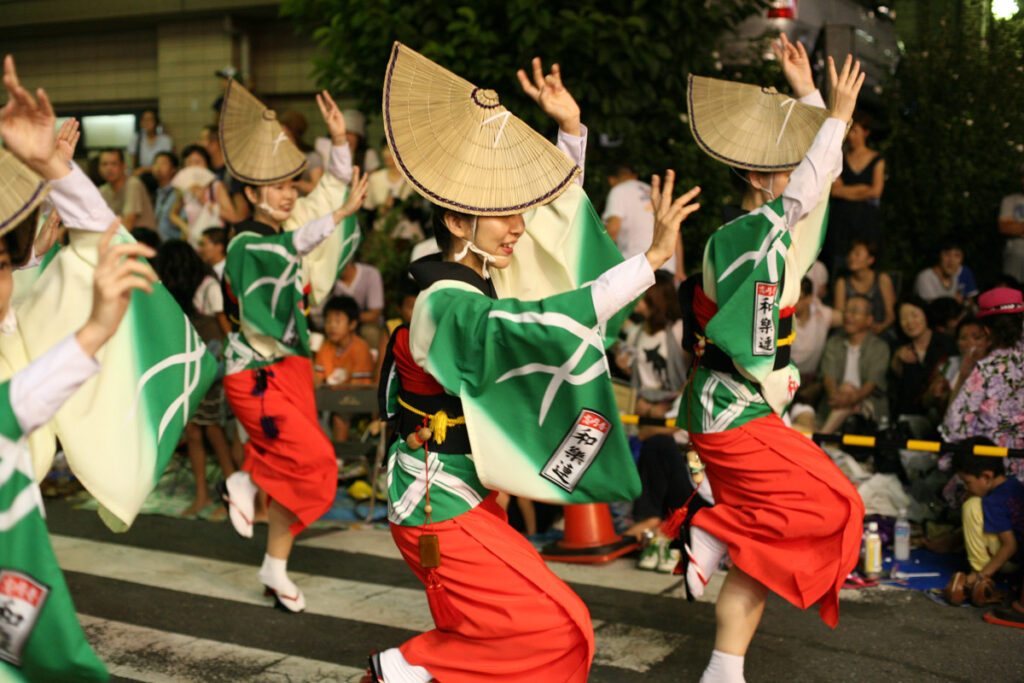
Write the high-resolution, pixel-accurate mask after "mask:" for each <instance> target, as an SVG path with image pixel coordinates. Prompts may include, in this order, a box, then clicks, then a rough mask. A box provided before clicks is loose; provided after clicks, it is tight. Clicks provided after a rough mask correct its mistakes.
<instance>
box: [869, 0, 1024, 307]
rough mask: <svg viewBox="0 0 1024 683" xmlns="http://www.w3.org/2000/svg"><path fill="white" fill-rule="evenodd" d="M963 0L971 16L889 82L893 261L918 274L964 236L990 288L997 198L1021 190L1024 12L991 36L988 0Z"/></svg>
mask: <svg viewBox="0 0 1024 683" xmlns="http://www.w3.org/2000/svg"><path fill="white" fill-rule="evenodd" d="M963 4H964V7H965V11H963V12H962V16H963V21H962V22H961V23H960V24H958V25H957V24H954V23H952V22H945V23H943V24H942V25H940V27H939V30H938V31H932V32H930V33H929V34H928V35H925V36H922V37H919V39H918V40H917V41H916V42H915V44H913V45H912V46H911V47H910V48H909V49H908V50H907V51H906V53H905V54H904V56H903V58H902V61H901V63H900V67H899V69H898V70H897V73H896V77H895V82H894V83H892V84H891V85H890V87H889V88H888V92H891V93H893V94H894V97H893V98H891V99H890V101H889V105H890V110H889V117H890V121H891V123H892V133H891V135H890V136H889V143H888V145H887V148H886V149H885V155H886V160H887V163H886V171H887V174H888V181H887V184H886V188H885V194H884V195H883V197H882V221H883V229H884V231H885V236H886V260H887V261H888V262H889V263H888V265H889V266H890V267H895V268H897V269H899V270H902V271H903V272H904V273H905V274H907V275H913V274H914V273H916V272H917V271H918V270H919V269H921V268H925V267H927V266H928V265H930V264H932V263H934V262H935V259H936V248H937V247H938V245H939V243H940V242H941V241H942V240H943V239H945V238H956V239H958V240H959V241H961V242H962V243H963V245H964V248H965V251H966V260H967V263H968V264H969V265H971V266H972V268H973V269H974V271H975V273H976V274H977V277H978V280H979V284H980V285H981V286H982V287H984V286H985V283H986V282H988V281H990V280H992V279H993V278H995V277H997V276H998V275H999V272H1000V269H1001V259H1000V250H1001V248H1002V238H1001V237H1000V235H999V231H998V228H997V226H996V217H997V215H998V211H999V202H1000V200H1001V199H1002V197H1003V196H1005V195H1007V194H1010V193H1011V192H1020V191H1021V187H1020V173H1019V169H1020V165H1021V163H1024V17H1022V16H1021V15H1018V17H1017V18H1016V19H1014V20H1011V21H990V22H989V24H988V27H987V31H986V40H984V41H983V40H982V38H981V18H982V14H981V12H980V9H978V8H975V7H974V6H975V5H976V4H977V5H979V6H980V3H976V2H974V1H973V0H966V2H964V3H963ZM911 284H912V281H910V282H905V284H904V288H903V289H904V291H906V290H907V288H908V286H909V285H911Z"/></svg>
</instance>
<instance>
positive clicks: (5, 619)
mask: <svg viewBox="0 0 1024 683" xmlns="http://www.w3.org/2000/svg"><path fill="white" fill-rule="evenodd" d="M49 593H50V587H49V586H47V585H45V584H42V583H39V582H38V581H36V580H35V579H33V578H32V577H31V576H29V575H28V574H24V573H22V572H19V571H17V570H14V569H0V659H2V660H4V661H6V662H10V663H11V664H14V665H15V666H21V653H22V651H24V649H25V644H26V643H28V639H29V636H31V635H32V629H33V628H34V627H35V625H36V620H37V619H38V618H39V612H40V611H41V610H42V609H43V604H44V603H45V602H46V596H47V595H49Z"/></svg>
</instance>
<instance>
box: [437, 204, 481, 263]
mask: <svg viewBox="0 0 1024 683" xmlns="http://www.w3.org/2000/svg"><path fill="white" fill-rule="evenodd" d="M430 207H431V216H430V221H431V224H432V225H433V227H434V239H436V240H437V246H438V248H439V249H440V250H441V255H442V257H444V256H447V255H448V252H449V251H451V248H452V244H454V242H455V240H454V235H452V233H451V230H449V229H448V225H447V224H446V223H445V222H444V217H445V215H446V214H449V213H451V214H454V215H455V216H457V217H458V218H464V219H466V220H470V221H471V220H473V217H472V216H471V215H469V214H468V213H460V212H458V211H453V210H451V209H446V208H445V207H443V206H438V205H437V204H431V205H430Z"/></svg>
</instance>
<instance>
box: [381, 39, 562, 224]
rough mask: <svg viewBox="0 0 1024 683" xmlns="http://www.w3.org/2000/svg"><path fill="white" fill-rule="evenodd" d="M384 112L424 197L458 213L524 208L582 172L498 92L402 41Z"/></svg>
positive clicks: (391, 65) (401, 163) (400, 160)
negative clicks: (506, 104)
mask: <svg viewBox="0 0 1024 683" xmlns="http://www.w3.org/2000/svg"><path fill="white" fill-rule="evenodd" d="M383 109H384V129H385V133H386V137H387V142H388V147H389V148H390V149H391V153H392V155H393V156H394V158H395V162H396V163H397V165H398V168H399V169H401V171H402V173H403V174H404V175H405V177H406V178H407V179H408V181H409V182H410V183H411V184H412V186H413V187H415V188H416V190H417V191H418V192H419V193H420V194H421V195H423V196H424V197H426V198H427V199H429V200H430V201H432V202H434V203H435V204H438V205H440V206H444V207H447V208H449V209H453V210H455V211H461V212H463V213H469V214H475V215H510V214H517V213H522V212H524V211H526V210H527V209H529V208H531V207H534V206H538V205H540V204H545V203H547V202H549V201H551V200H552V199H554V198H555V197H557V196H558V195H560V194H561V193H562V192H563V191H565V189H566V188H567V187H568V186H569V184H570V183H571V182H572V181H573V179H574V178H575V177H576V176H577V175H578V174H579V173H580V172H581V169H580V168H579V167H578V166H576V164H574V163H573V162H572V161H571V160H570V159H569V158H568V157H567V156H566V155H565V154H563V153H562V152H561V151H560V150H559V149H558V148H557V147H555V146H554V145H553V144H551V143H550V142H549V141H547V140H546V139H544V137H543V136H542V135H540V134H539V133H537V132H536V131H535V130H533V129H532V128H530V127H529V126H528V125H526V123H525V122H523V121H522V120H521V119H518V118H516V117H515V116H513V115H512V113H511V112H510V111H508V110H507V109H506V108H505V107H504V106H502V104H501V103H500V102H499V100H498V94H497V93H496V92H494V91H493V90H484V89H482V88H477V87H475V86H474V85H473V84H472V83H470V82H469V81H466V80H464V79H462V78H459V77H458V76H456V75H455V74H453V73H452V72H450V71H448V70H447V69H444V68H442V67H440V66H438V65H437V64H435V63H434V62H432V61H430V60H429V59H427V58H426V57H424V56H423V55H421V54H419V53H418V52H415V51H414V50H411V49H409V48H408V47H406V46H405V45H402V44H401V43H397V42H396V43H395V46H394V48H393V49H392V51H391V59H390V61H389V62H388V70H387V74H386V76H385V80H384V105H383Z"/></svg>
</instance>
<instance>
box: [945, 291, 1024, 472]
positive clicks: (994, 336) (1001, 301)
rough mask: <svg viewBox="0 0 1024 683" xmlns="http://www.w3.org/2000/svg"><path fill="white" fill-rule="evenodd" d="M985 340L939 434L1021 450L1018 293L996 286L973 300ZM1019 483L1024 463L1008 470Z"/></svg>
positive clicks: (1022, 347) (1021, 314)
mask: <svg viewBox="0 0 1024 683" xmlns="http://www.w3.org/2000/svg"><path fill="white" fill-rule="evenodd" d="M976 316H977V318H978V320H979V321H981V323H982V325H984V326H985V334H986V335H987V337H988V340H989V349H990V350H989V352H988V354H987V355H986V356H985V357H984V358H982V359H981V360H979V361H978V362H977V364H976V365H975V366H974V369H973V370H972V371H971V374H970V375H968V376H967V379H966V380H965V381H964V384H963V388H962V389H961V390H960V392H959V393H957V394H956V396H955V397H954V398H953V402H952V403H951V404H950V406H949V409H948V410H947V411H946V417H945V419H944V420H943V422H942V426H941V427H939V433H940V434H941V435H942V438H943V439H945V440H946V441H961V440H963V439H967V438H970V437H972V436H984V437H986V438H988V439H991V440H992V441H993V442H994V443H995V444H996V445H997V446H1003V447H1006V448H1024V339H1022V338H1021V337H1022V335H1021V330H1022V326H1024V298H1022V296H1021V293H1020V292H1019V291H1018V290H1015V289H1010V288H1009V287H997V288H996V289H991V290H989V291H987V292H985V293H984V294H982V295H981V296H979V297H978V312H977V314H976ZM1008 469H1009V470H1010V471H1011V472H1012V473H1013V474H1014V475H1015V476H1016V477H1017V478H1018V479H1021V480H1024V463H1022V462H1021V461H1020V459H1019V458H1014V459H1013V460H1012V461H1011V462H1010V463H1009V468H1008Z"/></svg>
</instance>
